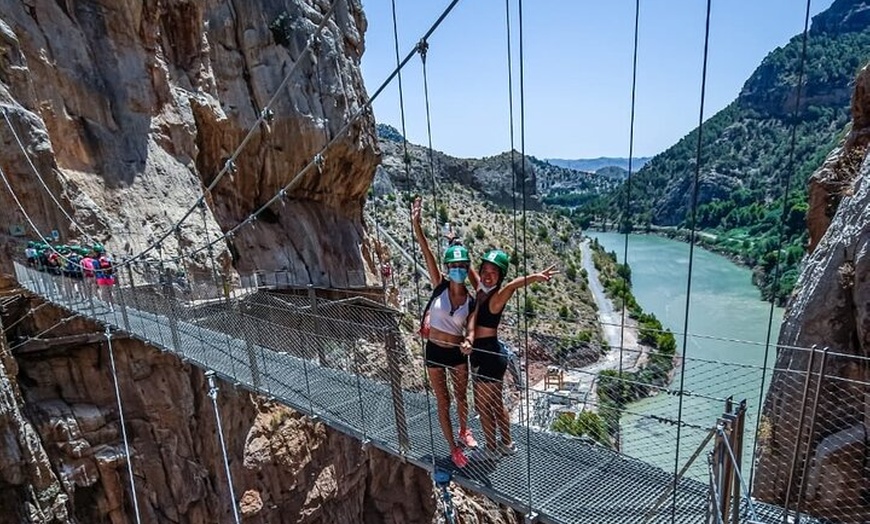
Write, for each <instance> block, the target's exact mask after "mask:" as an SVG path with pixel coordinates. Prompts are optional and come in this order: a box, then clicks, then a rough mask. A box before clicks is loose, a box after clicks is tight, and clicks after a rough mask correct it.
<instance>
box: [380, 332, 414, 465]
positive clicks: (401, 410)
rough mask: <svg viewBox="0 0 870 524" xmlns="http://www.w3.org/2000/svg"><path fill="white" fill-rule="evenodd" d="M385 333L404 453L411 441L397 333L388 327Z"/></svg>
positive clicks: (400, 446)
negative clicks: (403, 393)
mask: <svg viewBox="0 0 870 524" xmlns="http://www.w3.org/2000/svg"><path fill="white" fill-rule="evenodd" d="M384 335H385V337H384V338H385V341H386V344H385V346H386V351H387V369H388V370H389V374H390V394H391V396H392V399H393V413H394V415H395V417H396V430H397V432H398V437H399V450H400V451H402V452H403V453H404V452H407V451H409V450H410V449H411V441H410V439H409V438H408V421H407V419H406V418H405V397H404V396H403V395H402V369H401V366H400V363H399V358H398V353H397V350H396V349H397V345H396V333H395V332H394V331H393V330H390V329H388V330H387V331H386V332H385V333H384Z"/></svg>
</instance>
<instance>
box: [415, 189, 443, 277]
mask: <svg viewBox="0 0 870 524" xmlns="http://www.w3.org/2000/svg"><path fill="white" fill-rule="evenodd" d="M421 207H422V200H421V198H420V197H417V198H415V199H414V203H413V204H411V225H412V226H413V227H414V237H415V238H416V239H417V243H418V244H420V251H422V252H423V258H424V259H425V260H426V269H428V270H429V280H430V281H431V282H432V286H433V287H435V286H437V285H438V284H440V283H441V279H442V278H444V277H443V276H442V275H441V270H440V269H438V262H437V261H436V260H435V255H433V254H432V248H430V247H429V241H428V240H426V235H424V234H423V226H421V225H420V209H421ZM415 270H416V268H415Z"/></svg>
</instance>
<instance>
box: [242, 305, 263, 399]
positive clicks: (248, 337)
mask: <svg viewBox="0 0 870 524" xmlns="http://www.w3.org/2000/svg"><path fill="white" fill-rule="evenodd" d="M238 306H239V320H240V321H241V323H242V335H243V336H244V338H245V352H246V353H247V354H248V366H249V367H250V369H251V385H252V386H254V389H256V390H258V391H259V389H260V366H259V364H258V363H257V353H256V350H255V348H254V336H255V334H254V333H252V332H251V325H250V324H251V323H250V321H249V320H250V318H251V317H250V316H245V314H244V313H243V310H242V308H243V307H244V308H245V309H250V308H251V305H250V304H245V305H244V306H242V303H241V302H239V304H238Z"/></svg>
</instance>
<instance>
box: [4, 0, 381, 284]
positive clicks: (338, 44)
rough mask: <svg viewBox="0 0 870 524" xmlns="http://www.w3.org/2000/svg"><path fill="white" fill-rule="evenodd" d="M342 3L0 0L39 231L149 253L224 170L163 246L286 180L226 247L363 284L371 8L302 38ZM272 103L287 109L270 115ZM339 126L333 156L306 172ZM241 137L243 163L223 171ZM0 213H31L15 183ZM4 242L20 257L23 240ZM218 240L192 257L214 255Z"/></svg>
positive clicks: (178, 243)
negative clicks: (364, 70)
mask: <svg viewBox="0 0 870 524" xmlns="http://www.w3.org/2000/svg"><path fill="white" fill-rule="evenodd" d="M328 6H329V4H328V3H327V2H322V1H318V0H287V1H274V2H265V3H262V2H253V3H252V2H237V3H235V4H227V3H226V2H218V1H214V0H195V1H187V0H170V1H158V0H141V1H137V2H123V3H121V4H118V3H117V2H115V1H114V0H89V1H84V2H55V1H53V0H34V1H30V2H26V3H25V2H20V1H18V0H0V13H2V14H0V43H2V45H0V106H2V108H3V110H4V111H5V112H6V114H7V115H8V119H9V122H10V125H7V124H6V122H5V121H4V122H0V141H2V143H3V148H2V151H0V166H2V168H3V170H4V173H6V174H7V176H8V177H9V179H10V182H11V184H12V186H13V188H14V190H15V192H16V194H17V196H18V197H19V199H20V200H21V202H22V204H23V205H24V207H25V209H26V211H27V213H28V215H30V216H31V218H32V219H33V221H34V223H35V225H36V227H37V228H38V229H39V231H40V233H41V234H48V233H49V232H50V231H52V230H57V231H58V232H59V233H60V236H61V240H62V241H64V242H68V241H71V240H79V241H83V242H85V241H90V240H91V239H96V240H99V241H102V242H104V243H105V244H106V245H107V246H108V249H109V250H110V251H112V252H114V253H116V254H117V255H123V254H125V253H127V254H132V253H138V252H139V251H140V250H141V249H143V248H144V247H145V246H147V245H149V244H150V243H152V242H154V241H155V240H157V239H158V238H160V237H162V236H164V235H167V234H169V233H172V231H171V230H170V228H171V226H172V225H173V224H174V223H176V222H177V221H178V220H180V219H181V218H182V217H184V216H185V214H186V212H187V210H188V209H190V208H191V207H192V206H193V205H194V204H196V202H197V199H198V198H199V195H200V194H201V191H202V190H203V188H204V187H205V186H208V185H211V184H212V183H215V184H214V190H213V191H212V192H211V193H210V194H209V196H208V197H207V198H206V203H207V204H208V209H207V212H205V213H204V214H203V216H200V212H199V211H197V210H196V209H194V210H193V213H192V214H190V216H189V217H188V218H187V219H186V220H185V221H184V223H183V225H182V227H181V228H180V229H178V230H177V231H176V232H175V233H173V234H169V235H168V237H167V238H166V240H165V242H164V245H162V246H161V247H162V249H163V250H164V255H163V256H170V255H175V254H176V253H181V254H184V253H185V251H187V252H191V251H193V250H195V249H197V248H201V247H204V245H205V244H206V243H207V242H209V241H210V240H214V239H215V238H217V237H218V236H219V235H220V234H221V232H222V231H228V230H230V229H232V228H233V227H235V226H236V225H237V224H239V223H240V222H242V221H244V220H246V219H247V218H248V216H249V215H250V214H251V213H252V212H253V211H255V210H257V209H258V208H260V206H262V205H263V204H264V203H266V202H267V201H269V199H270V198H271V197H272V196H274V195H276V194H278V192H279V190H280V189H281V188H282V187H285V186H286V187H287V191H286V198H285V199H283V200H282V201H281V202H280V203H278V202H276V203H275V204H274V205H272V206H271V207H270V208H269V209H267V210H266V211H265V212H264V213H263V214H261V215H260V216H259V220H257V222H256V224H255V226H253V227H245V228H242V229H240V230H238V231H237V234H236V235H234V238H233V240H232V242H231V245H230V250H229V251H225V250H224V248H223V247H222V246H224V243H223V242H221V243H219V244H217V246H216V248H217V250H218V253H217V255H219V256H220V255H222V259H221V263H222V264H224V265H226V264H227V262H228V258H227V255H228V253H232V255H233V258H234V259H233V261H232V262H233V264H234V266H235V267H236V268H237V269H238V270H240V271H242V272H248V271H251V270H254V269H261V270H277V269H285V270H288V271H289V272H290V273H291V274H292V275H293V276H294V278H295V279H296V280H297V281H298V283H302V284H307V283H309V282H310V283H314V284H317V285H332V286H347V285H360V284H364V283H365V282H366V278H367V275H369V276H370V274H371V267H370V265H371V261H370V260H366V259H365V257H364V254H363V253H364V250H363V249H361V245H363V244H365V243H366V242H367V237H366V229H365V225H364V223H363V219H362V202H363V199H364V197H365V193H366V190H367V189H368V186H369V184H370V183H371V180H372V177H373V175H374V169H375V165H376V163H377V161H378V153H377V144H376V138H375V134H374V123H373V119H372V116H371V113H370V112H365V113H360V110H361V108H362V107H363V105H364V104H365V102H366V100H367V95H366V93H365V89H364V87H363V83H362V77H361V74H360V71H359V61H360V57H361V55H362V52H363V49H364V43H363V36H362V35H363V32H364V31H365V27H366V22H365V18H364V16H363V14H362V9H361V5H360V3H359V1H358V0H351V1H349V2H347V3H344V2H342V3H340V4H339V5H338V6H337V7H336V10H335V13H334V14H333V15H332V17H331V18H330V20H329V21H328V22H327V23H326V24H325V27H324V30H323V33H322V34H321V37H320V38H319V39H318V40H317V41H316V45H315V46H314V47H313V52H311V53H304V54H303V52H302V51H303V50H304V48H305V44H306V43H307V42H308V40H309V38H310V37H311V35H312V34H313V33H314V31H315V29H316V27H317V26H318V24H320V22H321V20H322V19H323V16H324V13H325V12H326V10H327V8H328ZM291 71H292V74H289V76H288V73H290V72H291ZM285 76H286V77H287V82H286V84H282V81H283V80H284V79H285ZM279 88H280V89H279ZM270 103H271V105H269V104H270ZM267 106H268V107H269V109H270V110H271V114H272V115H274V116H273V117H272V118H270V122H268V125H266V124H265V123H261V124H259V125H258V119H259V116H260V115H261V112H262V111H263V110H264V109H265V108H267ZM358 113H360V115H361V116H360V118H357V119H356V120H355V121H354V122H353V123H351V122H350V119H351V118H352V117H354V116H355V115H357V114H358ZM249 133H250V136H249V137H248V135H249ZM246 137H248V139H247V142H246V144H245V146H244V148H242V149H238V148H239V146H240V144H242V142H243V141H245V139H246ZM19 140H20V143H21V147H19V146H18V143H19ZM328 142H332V144H331V146H330V148H329V149H328V150H327V151H326V153H325V154H324V156H323V158H324V161H323V162H322V163H321V164H319V165H318V166H317V167H312V168H311V169H308V170H307V171H306V172H305V173H303V174H301V175H300V174H299V173H300V171H301V170H302V169H303V167H305V166H306V165H308V164H309V163H311V162H312V161H313V160H314V158H315V155H316V154H317V153H318V152H319V151H320V150H321V149H322V148H323V147H324V146H325V145H326V144H327V143H328ZM234 154H235V161H234V165H235V170H234V171H232V172H229V173H228V174H227V175H226V176H224V177H223V178H222V179H221V180H220V181H217V182H215V180H216V178H217V176H218V173H219V172H220V171H221V170H222V169H223V168H224V166H225V165H226V161H227V160H228V159H229V158H230V157H233V156H234ZM31 162H32V166H31ZM36 173H39V174H40V176H41V177H42V178H43V179H44V181H45V185H46V186H47V187H48V188H49V189H50V190H51V193H52V194H53V195H54V196H55V198H56V199H57V200H58V202H59V203H60V205H61V206H62V208H63V209H64V210H65V211H66V213H67V214H68V215H70V216H71V217H72V218H73V219H74V220H75V222H76V223H78V224H79V225H80V226H81V228H82V229H83V231H82V230H79V229H78V228H76V227H74V226H73V225H72V223H71V222H70V221H69V220H68V219H67V218H66V217H65V216H64V213H62V212H61V211H60V210H59V209H58V207H57V205H55V203H54V202H53V201H52V199H51V197H50V196H49V194H48V192H47V191H46V190H45V189H44V188H43V187H42V184H41V183H39V181H38V180H39V179H38V178H37V177H36ZM291 181H292V184H291ZM0 220H2V221H3V223H5V224H13V225H21V226H25V227H27V220H26V219H25V217H24V216H23V214H22V213H21V212H20V211H19V210H18V207H17V205H16V204H15V202H14V201H13V199H12V198H11V197H10V195H9V194H8V192H7V191H5V187H4V191H0ZM337 231H340V232H341V234H334V233H335V232H337ZM3 233H4V234H5V233H6V232H5V231H4V232H3ZM32 235H33V234H32V233H31V237H32ZM4 247H5V250H4V251H5V252H4V253H2V254H0V258H2V259H3V260H8V257H9V256H10V255H11V254H12V253H14V252H15V251H16V250H20V249H21V244H20V243H19V244H16V243H14V242H8V243H4ZM152 254H153V255H154V256H157V254H158V253H157V252H156V251H155V252H154V253H152ZM205 255H206V253H205V251H203V252H202V253H201V254H200V256H198V257H197V258H195V259H194V260H193V261H192V262H191V264H192V265H193V267H192V268H191V269H192V270H194V271H195V270H196V269H197V268H198V267H199V268H205V267H207V266H209V263H208V261H207V260H206V259H205Z"/></svg>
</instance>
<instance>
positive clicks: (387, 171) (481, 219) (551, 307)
mask: <svg viewBox="0 0 870 524" xmlns="http://www.w3.org/2000/svg"><path fill="white" fill-rule="evenodd" d="M379 136H380V146H381V150H382V152H383V161H382V165H381V168H379V169H378V173H377V175H376V177H375V182H374V184H373V187H372V191H371V192H370V195H369V200H368V203H367V207H366V210H367V213H368V216H369V217H370V219H371V220H372V222H376V223H377V225H378V227H379V230H378V238H379V242H380V243H381V245H382V246H385V249H384V251H388V253H389V254H388V255H387V256H388V257H389V262H390V266H391V271H390V276H389V282H388V284H389V285H391V286H394V287H395V288H396V289H397V290H398V293H399V296H398V297H396V299H397V300H396V301H397V302H399V303H400V304H401V305H402V306H404V308H405V309H406V311H409V318H408V319H406V320H407V322H406V325H405V327H406V328H408V330H409V331H411V330H413V328H414V326H415V323H416V318H415V317H413V312H415V311H417V307H416V305H415V304H414V302H415V300H417V299H418V298H419V299H420V302H424V301H425V300H426V298H427V297H428V293H429V289H430V287H429V285H428V282H427V279H425V278H422V279H421V280H420V284H421V286H420V291H419V292H418V291H417V286H416V283H415V281H414V278H413V270H412V266H411V263H410V261H409V259H408V258H409V257H411V258H413V257H414V256H415V255H416V257H417V260H419V261H420V262H421V263H422V258H421V257H420V256H419V251H418V248H417V247H416V244H415V243H413V242H412V241H411V236H410V221H409V214H408V209H409V204H410V201H411V199H412V198H413V197H414V196H415V195H417V194H419V195H422V196H423V204H424V222H423V225H424V229H425V230H426V233H427V237H428V238H429V241H430V242H434V241H435V240H436V237H440V238H441V241H442V242H443V236H441V234H443V232H444V230H445V224H449V227H450V228H452V230H453V231H454V232H455V233H456V235H457V237H458V238H461V239H463V242H464V244H465V245H466V247H468V248H469V250H470V251H471V253H472V257H473V258H474V259H475V265H477V263H476V260H477V259H478V258H479V257H480V256H481V255H482V254H483V253H484V252H485V251H486V250H487V249H490V248H491V247H499V248H501V249H504V250H505V251H507V252H509V253H511V254H516V253H518V252H523V251H524V252H525V254H526V257H527V258H526V260H525V264H527V267H528V271H529V272H535V271H541V270H543V269H544V268H546V267H547V266H549V265H550V264H556V265H557V266H558V267H559V268H560V270H561V271H562V274H561V275H559V277H558V278H556V279H554V281H553V282H551V283H550V284H548V285H538V284H535V285H533V286H530V288H529V296H528V299H527V300H526V302H524V303H522V304H519V302H517V301H512V302H511V303H510V304H509V306H508V310H507V313H506V314H505V320H504V322H505V326H506V327H509V326H516V325H517V319H518V316H517V306H518V305H520V307H521V309H522V310H523V311H525V312H526V313H528V318H529V321H530V323H529V329H530V331H531V332H532V346H533V350H534V351H541V352H542V353H541V354H540V356H541V357H542V358H543V359H544V360H550V361H557V360H558V361H570V362H572V363H573V364H576V365H582V364H586V363H589V362H590V361H594V360H597V358H598V355H599V354H600V352H601V351H602V350H603V343H602V341H601V335H600V330H599V328H598V325H597V321H596V317H595V306H594V300H593V298H592V296H591V294H590V292H589V290H588V287H587V284H586V282H585V280H584V278H585V277H584V276H583V275H582V273H581V272H580V271H579V269H578V268H579V266H580V249H579V241H580V238H579V236H580V232H579V230H576V228H575V227H574V226H573V224H572V223H571V222H570V220H568V218H566V217H564V216H561V215H560V214H554V213H549V212H544V211H541V210H540V208H541V206H540V204H539V203H538V192H537V187H536V186H537V184H538V182H539V181H540V180H541V178H540V177H541V175H542V173H543V174H544V177H546V176H547V174H546V173H547V171H546V166H544V167H543V168H542V166H541V165H540V163H539V162H540V161H537V160H535V159H527V161H526V167H525V172H526V176H527V180H528V183H527V184H526V185H525V187H526V190H527V204H528V206H527V207H528V208H530V209H529V210H528V211H527V214H526V221H527V222H526V223H527V224H528V227H527V228H526V234H525V246H526V247H525V250H523V247H522V246H523V236H524V235H523V231H522V218H521V213H522V211H521V207H522V202H521V200H520V199H518V201H517V207H518V208H520V209H518V210H517V214H516V215H514V207H513V206H514V202H513V198H512V197H511V188H512V186H513V179H514V177H513V173H512V171H511V167H510V166H511V154H510V153H503V154H501V155H497V156H494V157H487V158H481V159H460V158H454V157H451V156H449V155H446V154H444V153H441V152H437V151H435V152H433V155H432V157H433V160H434V170H433V171H430V168H429V150H428V148H425V147H422V146H418V145H415V144H408V159H409V160H410V164H409V166H410V168H409V170H407V171H406V169H405V165H404V162H403V158H404V146H403V143H402V139H401V135H400V134H399V133H398V132H396V131H395V129H393V128H390V127H389V126H379ZM513 157H514V158H513V160H514V164H513V165H514V166H515V170H516V173H517V176H518V177H521V176H522V174H521V166H522V162H521V156H520V155H519V154H518V153H514V155H513ZM553 169H559V168H553ZM433 176H434V180H435V192H434V195H433V191H432V180H433ZM436 201H437V203H436ZM515 217H516V220H515ZM436 224H437V226H436ZM515 224H516V235H517V237H516V238H517V240H516V242H515V240H514V238H515V236H514V235H515ZM436 227H437V228H438V230H439V235H436V234H435V229H436ZM515 246H516V247H515ZM439 251H440V249H439ZM512 262H513V263H514V267H515V269H514V270H512V271H511V272H510V274H509V275H508V278H513V277H515V276H517V274H518V273H519V272H521V271H523V269H522V261H521V260H520V259H519V257H516V256H514V257H513V260H512ZM519 294H520V293H518V295H519ZM503 332H504V335H505V338H506V339H508V340H513V341H516V337H517V336H518V333H516V332H514V331H513V330H512V329H504V330H503ZM411 347H413V345H412V346H411Z"/></svg>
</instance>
